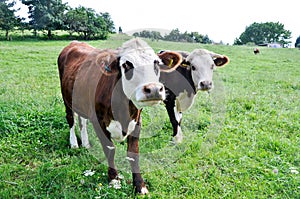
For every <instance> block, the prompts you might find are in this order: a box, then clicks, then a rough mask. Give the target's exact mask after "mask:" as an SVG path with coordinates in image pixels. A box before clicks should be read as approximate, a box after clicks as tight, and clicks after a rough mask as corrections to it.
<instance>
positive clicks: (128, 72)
mask: <svg viewBox="0 0 300 199" xmlns="http://www.w3.org/2000/svg"><path fill="white" fill-rule="evenodd" d="M122 67H123V68H124V72H125V77H126V79H127V80H130V79H131V78H132V77H133V68H134V67H133V64H132V63H131V62H130V61H126V62H125V63H124V64H122Z"/></svg>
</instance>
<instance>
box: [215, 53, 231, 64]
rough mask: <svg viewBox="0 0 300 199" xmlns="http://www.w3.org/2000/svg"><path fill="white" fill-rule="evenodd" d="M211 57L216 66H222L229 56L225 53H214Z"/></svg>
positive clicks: (227, 61) (226, 62)
mask: <svg viewBox="0 0 300 199" xmlns="http://www.w3.org/2000/svg"><path fill="white" fill-rule="evenodd" d="M212 58H213V60H214V62H215V65H216V66H217V67H223V66H225V65H226V64H228V63H229V58H228V57H227V56H225V55H219V54H214V55H213V56H212Z"/></svg>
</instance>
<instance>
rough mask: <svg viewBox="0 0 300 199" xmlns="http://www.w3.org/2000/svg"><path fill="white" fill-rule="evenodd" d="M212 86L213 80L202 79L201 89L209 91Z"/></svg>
mask: <svg viewBox="0 0 300 199" xmlns="http://www.w3.org/2000/svg"><path fill="white" fill-rule="evenodd" d="M211 88H212V82H211V81H202V82H200V89H201V90H204V91H207V90H210V89H211Z"/></svg>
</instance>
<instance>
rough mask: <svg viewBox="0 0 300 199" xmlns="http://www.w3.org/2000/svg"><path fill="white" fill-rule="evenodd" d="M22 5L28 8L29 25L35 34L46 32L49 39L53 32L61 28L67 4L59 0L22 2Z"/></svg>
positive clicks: (26, 0)
mask: <svg viewBox="0 0 300 199" xmlns="http://www.w3.org/2000/svg"><path fill="white" fill-rule="evenodd" d="M22 3H23V4H25V5H27V6H28V10H29V12H28V13H29V19H30V21H29V24H30V25H31V27H32V28H33V29H34V30H35V32H36V31H37V30H46V31H47V36H48V38H49V39H50V38H52V31H53V30H59V29H61V28H62V25H63V17H64V12H65V10H66V8H67V3H62V1H61V0H22Z"/></svg>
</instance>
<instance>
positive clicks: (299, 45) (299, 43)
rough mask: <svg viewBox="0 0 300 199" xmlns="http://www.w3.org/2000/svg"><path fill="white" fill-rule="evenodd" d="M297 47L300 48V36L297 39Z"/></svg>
mask: <svg viewBox="0 0 300 199" xmlns="http://www.w3.org/2000/svg"><path fill="white" fill-rule="evenodd" d="M295 48H299V49H300V36H299V37H298V38H297V39H296V43H295Z"/></svg>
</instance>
